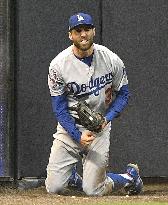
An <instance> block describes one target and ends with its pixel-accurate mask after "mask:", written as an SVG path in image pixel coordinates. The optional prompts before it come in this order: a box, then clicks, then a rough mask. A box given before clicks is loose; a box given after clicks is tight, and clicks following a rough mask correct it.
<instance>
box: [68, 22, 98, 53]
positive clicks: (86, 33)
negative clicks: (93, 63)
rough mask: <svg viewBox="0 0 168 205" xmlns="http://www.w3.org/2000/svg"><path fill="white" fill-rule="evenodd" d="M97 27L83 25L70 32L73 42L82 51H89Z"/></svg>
mask: <svg viewBox="0 0 168 205" xmlns="http://www.w3.org/2000/svg"><path fill="white" fill-rule="evenodd" d="M94 36H95V28H92V27H90V26H86V25H82V26H78V27H76V28H75V29H72V31H71V32H69V38H70V40H71V41H72V42H73V44H74V45H75V46H76V47H77V48H78V49H79V50H81V51H87V50H89V49H90V48H91V46H92V45H93V38H94Z"/></svg>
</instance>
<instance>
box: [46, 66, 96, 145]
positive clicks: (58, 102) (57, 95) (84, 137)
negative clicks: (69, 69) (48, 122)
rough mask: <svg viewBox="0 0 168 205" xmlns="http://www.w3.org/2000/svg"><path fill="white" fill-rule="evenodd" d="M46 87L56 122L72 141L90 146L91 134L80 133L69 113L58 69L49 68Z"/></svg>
mask: <svg viewBox="0 0 168 205" xmlns="http://www.w3.org/2000/svg"><path fill="white" fill-rule="evenodd" d="M48 86H49V89H50V94H51V101H52V108H53V112H54V114H55V117H56V120H57V121H58V122H59V123H60V125H61V126H62V127H63V128H64V129H65V130H66V131H67V132H68V134H69V135H70V136H71V137H72V139H74V140H75V141H77V142H78V143H81V144H82V145H84V146H85V145H88V144H90V143H91V141H93V139H94V137H93V135H92V133H91V132H90V131H88V132H86V131H84V132H83V133H81V132H80V131H79V129H78V128H77V126H76V123H75V120H74V118H73V117H72V116H71V115H70V113H69V109H68V100H67V96H66V94H65V91H66V86H65V82H64V80H63V78H62V77H61V75H60V72H59V69H58V70H57V69H55V68H53V67H50V68H49V74H48Z"/></svg>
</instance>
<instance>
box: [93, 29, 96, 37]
mask: <svg viewBox="0 0 168 205" xmlns="http://www.w3.org/2000/svg"><path fill="white" fill-rule="evenodd" d="M93 35H94V36H95V35H96V30H95V28H93Z"/></svg>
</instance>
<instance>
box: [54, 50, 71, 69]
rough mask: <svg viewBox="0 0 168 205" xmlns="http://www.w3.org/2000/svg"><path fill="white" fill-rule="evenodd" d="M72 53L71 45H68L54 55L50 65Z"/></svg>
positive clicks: (62, 60)
mask: <svg viewBox="0 0 168 205" xmlns="http://www.w3.org/2000/svg"><path fill="white" fill-rule="evenodd" d="M72 54H73V53H72V46H69V47H68V48H66V49H64V50H63V51H61V52H60V53H59V54H58V55H57V56H55V58H54V59H53V60H52V61H51V63H50V66H54V65H55V64H57V65H59V64H61V63H63V62H64V61H65V60H66V59H67V58H68V57H69V56H71V55H72Z"/></svg>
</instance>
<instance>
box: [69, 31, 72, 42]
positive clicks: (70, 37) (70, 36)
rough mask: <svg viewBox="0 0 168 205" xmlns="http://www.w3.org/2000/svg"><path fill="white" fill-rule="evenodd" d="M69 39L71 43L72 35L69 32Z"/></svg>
mask: <svg viewBox="0 0 168 205" xmlns="http://www.w3.org/2000/svg"><path fill="white" fill-rule="evenodd" d="M69 39H70V40H71V41H72V33H71V32H69Z"/></svg>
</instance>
